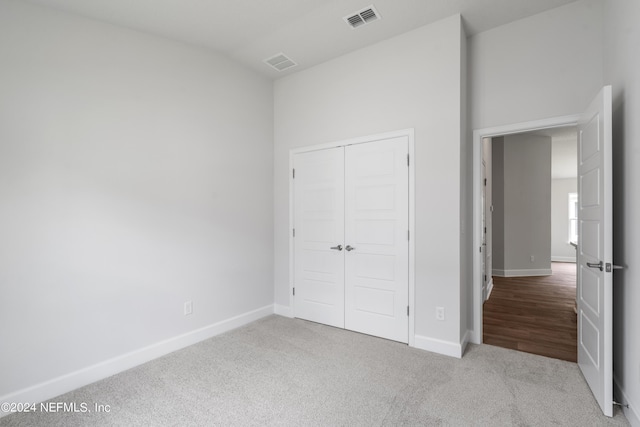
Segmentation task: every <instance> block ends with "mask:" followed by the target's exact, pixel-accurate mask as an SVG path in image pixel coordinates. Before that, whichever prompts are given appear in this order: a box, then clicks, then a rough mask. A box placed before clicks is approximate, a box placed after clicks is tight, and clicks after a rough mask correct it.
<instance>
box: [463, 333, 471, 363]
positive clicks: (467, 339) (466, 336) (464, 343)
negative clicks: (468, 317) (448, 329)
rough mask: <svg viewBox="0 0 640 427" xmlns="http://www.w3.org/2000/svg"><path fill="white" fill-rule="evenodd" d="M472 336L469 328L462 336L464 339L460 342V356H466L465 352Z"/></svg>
mask: <svg viewBox="0 0 640 427" xmlns="http://www.w3.org/2000/svg"><path fill="white" fill-rule="evenodd" d="M470 336H471V332H470V331H469V330H467V331H466V332H465V333H464V336H463V337H462V341H461V342H460V357H462V356H464V352H465V351H467V344H469V338H470Z"/></svg>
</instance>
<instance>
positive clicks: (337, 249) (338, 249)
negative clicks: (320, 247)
mask: <svg viewBox="0 0 640 427" xmlns="http://www.w3.org/2000/svg"><path fill="white" fill-rule="evenodd" d="M330 249H333V250H335V251H341V250H342V245H338V246H332V247H331V248H330Z"/></svg>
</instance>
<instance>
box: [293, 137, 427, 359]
mask: <svg viewBox="0 0 640 427" xmlns="http://www.w3.org/2000/svg"><path fill="white" fill-rule="evenodd" d="M414 134H415V132H414V129H413V128H408V129H402V130H397V131H391V132H385V133H379V134H375V135H368V136H362V137H357V138H350V139H345V140H341V141H335V142H328V143H324V144H316V145H310V146H306V147H300V148H294V149H291V150H289V278H290V283H289V307H291V311H290V313H291V317H295V304H294V298H293V283H294V271H295V266H294V246H293V245H294V240H293V229H294V225H295V224H294V199H293V190H294V189H293V183H294V178H293V173H292V171H293V159H294V156H295V155H296V154H299V153H306V152H309V151H318V150H325V149H328V148H337V147H346V146H347V145H354V144H364V143H367V142H374V141H380V140H384V139H391V138H398V137H403V136H406V137H407V138H408V142H409V265H408V268H409V302H408V303H409V346H410V347H415V345H414V342H415V303H414V301H415V258H416V257H415V237H414V236H415V235H416V233H415V167H414V164H415V158H416V157H415V154H414V149H415V147H414Z"/></svg>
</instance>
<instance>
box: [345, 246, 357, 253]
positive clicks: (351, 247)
mask: <svg viewBox="0 0 640 427" xmlns="http://www.w3.org/2000/svg"><path fill="white" fill-rule="evenodd" d="M354 249H355V248H354V247H353V246H351V245H347V247H346V248H345V250H347V251H349V252H351V251H352V250H354Z"/></svg>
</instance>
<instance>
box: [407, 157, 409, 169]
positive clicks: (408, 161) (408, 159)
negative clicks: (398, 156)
mask: <svg viewBox="0 0 640 427" xmlns="http://www.w3.org/2000/svg"><path fill="white" fill-rule="evenodd" d="M407 166H409V154H407Z"/></svg>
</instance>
